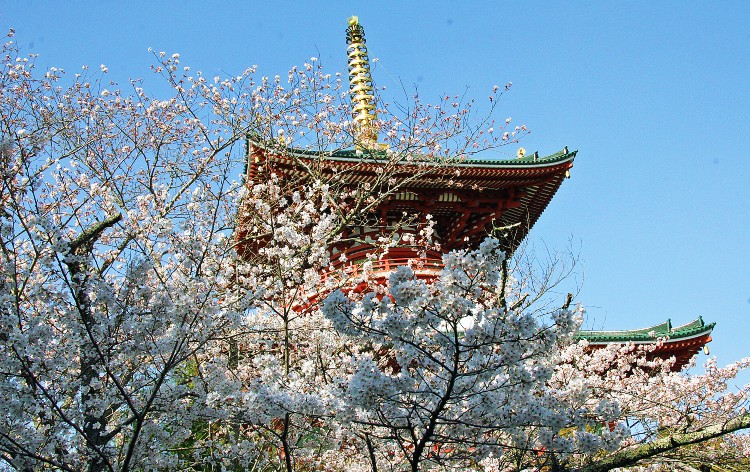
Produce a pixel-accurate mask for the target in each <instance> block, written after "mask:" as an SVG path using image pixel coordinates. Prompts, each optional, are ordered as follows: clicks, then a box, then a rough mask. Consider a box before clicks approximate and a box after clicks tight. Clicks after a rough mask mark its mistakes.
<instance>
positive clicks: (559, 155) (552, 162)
mask: <svg viewBox="0 0 750 472" xmlns="http://www.w3.org/2000/svg"><path fill="white" fill-rule="evenodd" d="M248 143H251V144H252V145H253V146H255V147H258V148H261V149H263V150H265V151H269V152H271V153H278V149H276V148H273V147H271V146H269V145H267V144H264V143H262V142H260V141H258V140H255V139H252V138H251V137H248ZM284 153H285V154H288V155H291V156H295V157H302V158H308V159H309V158H315V157H325V159H326V160H329V161H333V162H348V163H373V162H377V159H378V156H379V155H383V156H385V153H386V151H364V154H362V151H355V150H351V149H346V150H339V151H331V152H320V151H309V150H306V149H299V148H293V147H286V148H284ZM577 153H578V151H568V148H567V147H566V148H565V149H563V150H561V151H558V152H556V153H553V154H550V155H549V156H545V157H539V153H538V152H535V153H533V154H530V155H528V156H527V157H523V158H521V159H492V160H491V159H464V160H459V159H454V160H450V161H447V162H440V163H435V164H434V165H444V164H445V163H448V164H450V165H451V166H453V167H458V168H493V169H518V168H525V169H532V168H545V167H552V166H556V165H559V164H563V163H566V162H572V161H573V160H574V159H575V156H576V154H577ZM427 164H428V165H429V164H430V163H429V162H428V163H427ZM397 165H404V166H409V165H414V163H413V162H399V163H397Z"/></svg>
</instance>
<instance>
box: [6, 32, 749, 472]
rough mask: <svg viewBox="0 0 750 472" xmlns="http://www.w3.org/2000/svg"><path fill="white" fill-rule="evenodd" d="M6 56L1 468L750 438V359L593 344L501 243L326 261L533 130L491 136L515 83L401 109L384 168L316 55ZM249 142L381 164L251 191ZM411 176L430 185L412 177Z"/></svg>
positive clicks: (390, 458) (686, 445)
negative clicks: (480, 101) (436, 265)
mask: <svg viewBox="0 0 750 472" xmlns="http://www.w3.org/2000/svg"><path fill="white" fill-rule="evenodd" d="M10 36H12V32H11V34H10ZM2 55H3V59H2V61H3V62H2V66H1V69H0V172H1V173H2V174H1V175H0V250H1V252H0V261H1V264H2V272H1V273H0V320H2V322H1V323H0V341H1V342H0V354H1V356H0V405H2V413H0V418H1V419H0V460H2V461H3V462H4V466H3V467H4V468H9V469H16V470H44V469H51V470H90V471H102V470H111V471H114V470H147V469H148V470H152V469H161V470H180V469H189V470H225V469H226V470H232V469H233V470H286V471H292V470H403V469H411V470H428V469H440V468H443V469H449V470H455V469H456V468H464V469H467V470H488V471H489V470H508V471H510V470H524V469H527V470H534V468H536V469H539V470H544V469H545V468H546V469H548V470H578V469H580V470H608V469H611V468H613V467H624V466H639V465H644V466H648V467H652V466H653V467H656V466H662V467H668V466H669V464H673V463H674V462H670V461H674V460H676V457H677V456H676V455H677V454H678V452H679V451H686V454H689V458H688V459H686V460H684V461H683V462H684V463H685V464H688V465H689V464H693V465H695V464H700V463H701V461H702V460H704V459H706V460H707V459H708V458H710V457H715V458H719V457H721V458H724V459H725V460H726V461H727V463H728V462H731V461H732V460H734V458H739V453H737V451H747V445H746V444H747V443H746V442H745V441H744V440H743V437H742V436H725V435H726V434H727V433H730V432H732V431H735V430H739V429H743V428H746V427H747V422H748V418H747V413H746V403H745V402H746V398H747V389H744V390H740V391H739V392H729V391H725V389H726V384H727V383H728V382H729V381H730V379H731V378H732V377H733V375H735V374H736V372H737V370H738V369H742V368H746V367H747V361H743V362H741V363H738V364H736V365H733V366H730V367H728V368H726V369H718V368H716V367H715V366H713V365H710V366H709V368H708V370H707V372H706V374H704V375H703V376H701V377H689V376H684V375H682V374H674V373H670V372H669V369H668V368H667V367H664V366H663V365H661V364H658V363H656V364H654V363H651V364H649V363H645V362H646V361H643V360H642V359H643V356H642V353H639V352H638V351H637V350H636V349H634V348H632V347H625V348H617V349H615V348H612V349H610V350H605V351H597V352H589V351H588V350H587V349H586V346H585V345H581V344H575V343H573V334H574V332H575V330H576V329H577V326H578V322H579V316H580V310H578V309H571V308H570V306H569V303H565V304H563V305H564V306H563V307H562V308H553V307H552V308H551V305H541V307H542V308H539V306H540V305H539V304H538V302H539V301H540V297H541V295H537V294H534V293H532V294H530V295H527V294H525V293H524V291H525V290H527V288H528V287H529V286H528V285H525V284H524V283H523V280H522V279H521V278H519V277H518V276H517V274H516V276H515V277H514V274H512V273H509V271H508V267H509V266H508V261H507V260H506V259H505V255H504V254H502V252H501V251H499V249H498V245H497V242H496V241H494V240H492V239H488V240H487V241H485V243H483V244H482V246H481V247H479V248H475V249H473V250H469V249H467V250H465V251H462V252H456V253H451V254H449V255H446V257H445V259H444V263H445V270H443V272H442V273H441V275H440V276H439V277H437V278H435V279H434V280H429V281H426V280H422V279H418V278H416V277H415V276H414V274H413V273H412V272H411V271H410V269H409V268H401V269H398V270H397V271H396V272H394V273H393V274H392V275H391V276H390V278H389V281H388V283H387V284H380V283H379V281H378V280H375V279H371V278H369V277H370V276H369V275H368V273H367V271H363V272H362V273H361V274H360V276H359V277H360V278H359V279H357V280H351V277H350V276H349V275H348V274H346V273H338V272H336V271H335V270H332V262H333V261H332V260H331V256H330V253H329V251H328V248H329V247H330V246H331V245H332V244H334V243H341V242H343V241H344V240H345V238H351V237H352V236H349V235H347V234H346V233H345V232H344V229H345V228H347V227H349V226H352V225H356V224H360V223H363V222H366V221H367V218H368V215H369V214H370V211H371V210H372V209H373V208H375V207H376V206H377V204H378V203H379V202H380V201H382V199H385V198H388V197H389V196H390V195H393V194H394V193H396V192H398V191H399V190H400V189H401V188H402V187H403V186H405V185H408V184H409V179H410V178H413V179H414V178H419V176H420V172H422V169H428V168H430V166H433V167H434V166H436V165H450V163H451V162H454V161H456V160H460V159H464V158H466V157H467V156H469V155H471V154H472V153H475V152H479V151H481V150H483V149H488V148H492V147H495V146H500V145H503V144H505V143H510V142H515V141H516V140H517V138H518V137H520V136H521V135H522V134H523V133H524V132H525V129H524V128H523V127H515V126H513V125H511V124H510V122H509V121H507V120H505V119H503V120H501V121H499V123H500V124H497V123H495V122H494V121H493V120H492V116H493V115H494V114H495V112H496V108H495V107H496V106H497V104H498V100H497V97H498V95H499V94H501V93H502V91H503V89H502V88H500V89H499V90H500V92H499V93H498V89H495V91H494V92H493V100H491V101H490V105H489V110H488V111H487V114H477V113H476V112H475V111H474V110H475V108H473V104H472V103H464V102H462V101H461V100H460V99H458V98H456V97H452V96H446V97H442V98H441V99H440V100H439V101H438V103H437V104H426V103H423V102H421V100H420V99H419V97H418V96H415V97H412V98H411V99H410V101H409V104H408V105H407V106H396V105H390V104H388V103H381V105H380V110H379V112H380V115H379V116H380V118H379V120H378V121H377V122H376V126H377V128H378V131H379V132H380V135H381V136H382V137H383V139H384V140H385V141H386V142H387V143H388V144H389V148H388V150H387V151H383V152H378V153H377V155H376V154H375V153H374V152H372V151H369V150H368V149H366V148H362V147H361V146H358V145H359V144H360V143H359V142H358V138H357V129H356V127H355V126H354V125H353V124H352V119H351V106H350V103H349V100H348V98H349V97H348V90H347V88H346V86H345V84H344V83H343V81H342V78H341V76H340V75H338V74H333V75H331V74H327V73H325V71H324V70H323V69H322V67H321V66H320V65H319V63H318V62H317V60H315V59H311V60H310V61H309V62H308V63H306V64H304V65H303V66H302V67H300V68H294V69H292V70H290V71H289V72H288V74H286V75H285V76H284V77H282V76H275V77H262V76H261V77H257V73H256V70H255V68H254V67H252V68H249V69H247V70H245V71H243V72H242V73H241V74H239V75H237V76H233V77H212V78H206V77H204V76H203V74H201V73H200V72H198V71H191V70H190V68H189V67H185V66H183V65H181V64H180V58H179V55H177V54H175V55H168V54H164V53H159V52H156V53H154V60H155V64H154V66H153V73H154V74H156V76H157V77H159V78H161V79H162V80H163V81H164V84H166V85H167V86H168V87H167V88H168V90H169V92H168V93H165V94H163V95H164V96H158V95H154V94H149V93H147V92H146V90H145V87H144V85H143V82H142V81H140V80H133V81H131V82H130V83H129V84H127V86H126V87H121V86H120V85H118V84H116V83H114V82H111V81H108V80H107V77H108V75H107V74H108V70H107V68H106V67H105V66H104V65H102V66H100V67H99V68H97V69H96V70H94V71H91V70H89V69H88V68H83V69H82V70H81V71H80V72H79V73H76V74H72V75H71V74H69V73H66V72H65V71H62V70H59V69H54V68H53V69H50V70H48V71H43V72H38V71H37V70H36V69H35V66H34V57H33V56H23V55H22V54H21V52H20V51H19V50H18V49H17V48H16V46H15V45H14V44H13V43H12V42H11V41H9V42H7V43H6V44H5V45H4V46H3V52H2ZM251 143H252V144H251ZM247 145H258V146H263V147H265V148H266V149H269V150H272V151H273V152H275V153H279V154H282V155H285V156H286V157H288V158H289V159H294V155H295V154H294V153H291V152H289V149H290V147H294V148H296V149H302V150H305V151H307V152H308V153H310V155H315V156H319V157H320V158H321V159H322V158H323V157H324V156H325V155H326V153H328V152H332V151H336V150H341V149H352V148H358V147H359V148H360V149H361V155H360V157H361V159H363V160H368V159H378V162H379V163H380V165H381V168H382V172H381V173H380V174H379V175H378V177H377V179H376V181H375V183H374V184H372V185H371V186H370V187H369V188H352V187H351V185H349V184H347V183H346V181H345V179H341V178H340V176H339V175H336V174H335V173H334V174H333V175H331V174H330V173H327V172H324V169H323V167H322V166H316V165H310V164H309V162H308V161H305V162H303V161H298V162H297V164H298V165H299V168H300V169H301V170H300V175H299V176H298V177H294V178H292V177H290V176H280V175H275V174H274V173H273V172H270V173H268V174H267V175H264V176H263V178H255V179H254V180H248V181H243V179H242V175H241V169H242V166H243V165H244V164H245V159H246V149H245V146H247ZM306 162H307V163H306ZM403 163H409V165H410V166H412V167H411V168H413V169H415V171H414V175H412V176H410V177H403V176H402V177H400V178H398V179H396V178H394V174H395V172H396V169H397V166H398V165H400V164H403ZM404 223H405V224H407V223H409V221H408V216H405V221H404ZM420 236H421V237H422V238H423V239H422V240H420V241H419V243H420V244H429V228H426V230H425V233H424V234H422V235H420ZM394 241H395V239H393V238H390V237H388V235H386V236H384V237H383V238H382V240H381V241H378V242H376V243H377V244H379V245H381V246H382V250H387V249H388V247H389V246H392V245H394V244H396V243H395V242H394ZM511 266H512V264H511ZM326 272H328V275H327V276H325V277H324V276H323V275H322V274H323V273H326ZM352 283H354V284H364V285H368V284H369V287H371V293H368V292H367V291H365V292H362V293H358V292H356V291H353V290H350V288H351V284H352ZM541 286H542V287H549V285H546V284H542V285H541ZM320 294H330V295H329V296H327V297H320V296H319V295H320ZM633 366H635V367H633ZM706 441H708V442H706ZM696 443H703V444H706V445H707V446H706V447H705V448H704V449H702V450H699V449H696V448H690V445H691V444H696ZM684 457H688V456H684ZM738 460H739V459H738Z"/></svg>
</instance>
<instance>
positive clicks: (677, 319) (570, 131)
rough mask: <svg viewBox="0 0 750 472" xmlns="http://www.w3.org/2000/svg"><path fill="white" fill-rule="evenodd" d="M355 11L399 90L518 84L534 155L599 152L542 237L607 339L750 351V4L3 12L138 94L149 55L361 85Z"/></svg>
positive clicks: (74, 63)
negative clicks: (667, 333)
mask: <svg viewBox="0 0 750 472" xmlns="http://www.w3.org/2000/svg"><path fill="white" fill-rule="evenodd" d="M352 14H356V15H359V17H360V20H361V22H362V24H363V25H364V26H365V29H366V32H367V40H368V46H369V49H370V52H371V55H372V56H377V57H378V58H379V59H380V62H379V63H378V65H377V67H376V68H375V71H374V76H375V81H376V82H377V83H378V84H379V85H386V86H388V87H390V88H392V89H395V88H397V87H399V86H400V84H404V85H405V86H406V87H407V88H409V89H411V88H412V87H413V86H414V85H416V86H418V88H419V91H420V94H421V95H422V96H423V97H427V98H436V97H438V96H439V95H440V94H443V93H462V92H464V90H466V89H467V87H468V94H469V95H470V96H476V97H480V98H483V97H486V95H487V93H488V91H489V90H490V89H491V87H492V85H493V84H504V83H506V82H508V81H512V82H513V84H514V86H513V88H512V90H511V92H510V93H509V94H508V95H506V96H505V97H504V98H503V100H504V101H503V111H501V115H502V116H506V115H507V116H512V117H513V119H514V121H516V122H522V123H525V124H526V125H527V126H528V127H529V128H530V129H531V130H532V133H531V135H529V136H528V137H527V138H526V139H525V140H524V141H523V142H522V145H523V146H524V147H525V148H526V149H527V150H529V151H534V150H538V151H539V152H540V154H542V155H546V154H550V153H553V152H555V151H557V150H559V149H562V148H563V147H564V146H569V147H570V148H571V149H577V150H578V151H579V153H578V157H577V159H576V162H575V167H574V168H573V170H572V178H571V179H570V180H568V181H566V182H565V183H564V185H563V187H562V189H561V190H560V192H559V193H558V194H557V196H556V197H555V199H554V200H553V201H552V204H551V205H550V207H549V208H548V209H547V211H546V212H545V214H544V215H542V218H541V219H540V221H539V223H538V224H537V226H536V227H535V228H534V230H533V232H532V235H531V240H532V241H533V242H534V243H535V244H536V245H542V244H546V245H547V246H549V247H552V248H558V249H563V250H564V248H565V246H566V243H567V241H568V240H569V239H572V240H573V241H574V246H575V247H577V248H578V250H579V252H580V256H581V259H582V263H581V265H580V266H579V268H578V275H577V277H578V281H579V282H580V283H581V284H582V290H581V293H580V296H579V300H580V301H581V302H582V303H584V305H586V306H587V307H588V309H589V315H588V316H589V318H588V321H587V324H586V326H587V327H589V328H597V329H604V328H606V329H618V328H639V327H644V326H647V325H650V324H656V323H658V322H661V321H664V320H665V319H666V318H671V319H672V321H673V324H681V323H683V322H687V321H690V320H692V319H694V318H695V317H696V316H698V315H703V317H704V319H706V320H707V321H716V322H717V327H716V329H715V331H714V341H713V342H712V343H711V344H710V347H711V351H712V355H716V356H717V357H718V358H719V362H720V363H721V364H723V363H726V362H729V361H731V360H733V359H737V358H740V357H744V356H750V347H749V346H750V341H749V340H748V337H750V185H749V183H748V182H749V181H750V151H749V150H750V143H748V138H749V137H750V28H749V27H748V24H750V2H746V1H734V2H716V3H714V2H705V1H700V2H699V1H687V2H645V1H644V2H593V1H592V2H575V1H574V2H559V3H552V2H549V3H548V2H535V4H534V5H528V4H526V2H497V1H491V2H489V1H488V2H479V1H477V2H455V1H431V2H395V1H394V2H372V1H370V2H343V1H327V2H320V1H317V2H292V1H287V2H278V3H272V2H250V1H243V2H240V1H234V2H233V1H224V2H197V1H182V2H152V1H149V2H145V1H132V2H127V4H126V3H125V2H118V3H115V2H99V1H68V2H41V1H29V0H27V1H18V2H10V1H0V28H2V29H3V30H7V29H8V28H9V27H11V26H12V27H14V28H15V29H16V38H15V39H16V40H17V42H18V43H19V44H20V45H21V46H22V47H23V48H24V49H25V50H26V51H27V52H30V53H37V54H40V59H39V61H38V63H39V65H40V66H42V67H49V66H56V67H61V68H64V69H66V70H68V71H69V72H73V71H76V70H77V69H78V68H79V67H80V66H81V65H83V64H88V65H91V66H98V65H99V64H106V65H107V67H108V68H109V70H110V76H111V77H114V78H115V79H116V80H119V81H120V82H121V83H125V82H126V79H127V78H129V77H144V76H146V77H147V76H149V75H150V73H149V71H148V65H149V64H150V62H151V57H150V55H149V54H148V52H147V49H148V48H149V47H152V48H154V49H155V50H163V51H167V52H169V53H172V52H179V53H180V54H181V56H182V57H181V62H182V63H183V64H185V65H191V66H192V68H193V69H194V70H195V69H200V70H203V71H204V72H205V73H207V74H215V73H221V72H224V73H228V74H236V73H238V72H240V71H241V70H243V69H244V68H245V67H247V66H249V65H252V64H257V65H259V66H260V71H261V73H264V74H271V75H274V74H277V73H278V74H283V73H284V72H286V70H288V68H289V67H291V66H293V65H299V64H301V63H302V62H303V61H304V60H306V59H307V58H309V57H311V56H317V57H320V58H321V60H322V61H323V63H324V64H325V65H326V66H327V68H328V69H329V70H330V71H337V70H338V71H342V72H343V71H344V69H345V54H344V49H345V45H344V30H345V27H346V19H347V17H348V16H350V15H352ZM508 151H509V152H513V151H515V149H508ZM497 157H501V156H500V155H498V156H497ZM238 172H239V169H238ZM702 360H703V356H701V362H702ZM743 380H745V381H747V380H750V376H745V377H744V378H743Z"/></svg>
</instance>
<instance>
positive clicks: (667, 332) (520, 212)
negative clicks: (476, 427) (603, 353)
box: [247, 17, 714, 370]
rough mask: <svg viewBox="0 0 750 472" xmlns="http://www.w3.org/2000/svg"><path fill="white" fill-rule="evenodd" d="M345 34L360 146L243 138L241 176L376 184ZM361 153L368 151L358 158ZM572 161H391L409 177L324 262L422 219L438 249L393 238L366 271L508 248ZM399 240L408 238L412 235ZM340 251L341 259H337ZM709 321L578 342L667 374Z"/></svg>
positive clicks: (355, 60)
mask: <svg viewBox="0 0 750 472" xmlns="http://www.w3.org/2000/svg"><path fill="white" fill-rule="evenodd" d="M346 38H347V46H348V47H347V55H348V60H349V64H348V65H349V84H350V94H351V98H352V105H353V106H352V109H353V114H354V117H353V118H354V122H355V123H356V129H357V133H358V145H357V146H358V147H359V149H349V150H342V151H335V152H329V153H319V152H318V153H313V152H309V151H306V150H302V149H294V148H286V149H284V150H283V152H279V150H278V148H275V147H269V146H267V145H264V144H263V143H261V142H257V141H254V140H252V139H249V140H248V156H247V157H248V167H247V179H248V180H249V181H253V180H256V179H259V178H263V175H264V173H267V172H274V173H276V174H277V175H280V176H286V177H295V178H296V177H299V176H300V175H301V171H300V170H299V169H300V168H302V167H305V166H306V165H312V164H313V163H315V164H316V165H318V166H320V165H323V166H329V167H330V168H331V169H334V168H335V169H336V172H337V173H338V175H341V176H344V177H342V178H344V179H345V180H346V184H349V185H351V186H353V187H356V186H362V185H366V184H372V183H373V182H375V181H376V179H377V176H378V166H380V165H383V162H385V161H386V160H379V159H377V158H372V156H377V154H378V153H385V152H386V151H385V149H386V146H385V145H384V144H383V143H380V142H378V135H377V132H376V128H375V126H374V123H375V120H376V119H377V114H376V113H377V112H376V106H375V99H374V92H373V85H372V77H371V74H370V66H369V59H368V56H367V48H366V44H365V36H364V29H363V28H362V26H361V25H360V24H359V22H358V20H357V18H356V17H352V18H351V19H350V20H349V27H348V28H347V35H346ZM363 150H364V151H366V152H365V154H366V155H367V156H369V157H367V158H363V152H362V151H363ZM575 157H576V151H570V150H568V148H567V147H566V148H564V149H562V150H561V151H559V152H556V153H554V154H551V155H548V156H540V155H539V154H538V153H530V154H523V153H519V156H518V157H517V158H514V159H498V160H487V159H465V160H460V161H456V162H451V163H449V164H448V165H439V166H438V165H436V166H434V167H433V168H429V169H427V170H425V169H424V168H421V170H420V172H419V174H418V175H417V176H416V177H414V164H413V163H408V162H403V163H395V165H396V166H398V168H397V169H396V171H395V172H394V175H404V176H411V178H410V181H409V182H408V184H407V185H404V186H402V187H401V188H400V189H399V191H398V192H396V193H394V194H392V195H391V196H390V197H389V198H387V199H385V200H384V201H382V202H381V203H380V204H379V205H378V206H377V208H375V209H374V210H373V211H371V212H370V215H369V219H368V223H367V224H360V225H358V226H357V227H349V228H347V229H346V231H347V234H346V235H345V236H353V237H349V238H344V240H345V241H358V242H357V243H354V242H347V243H341V244H339V245H336V246H335V247H331V256H332V257H331V259H332V260H333V261H335V262H334V265H335V266H336V268H337V269H340V268H342V266H343V265H344V264H347V265H348V266H349V268H350V270H356V267H357V262H358V261H359V262H361V261H362V260H364V259H365V258H366V257H367V256H368V254H370V253H372V251H374V250H376V246H375V244H374V243H373V244H369V243H368V241H373V242H374V241H375V240H377V238H378V236H380V235H382V234H383V233H384V232H395V233H397V234H398V236H399V237H403V236H404V235H406V234H410V235H412V236H414V235H416V234H418V232H419V230H420V229H421V228H423V227H424V226H425V225H427V224H428V222H427V220H428V219H430V220H431V224H433V225H434V226H433V229H434V235H435V238H436V242H437V243H438V245H439V250H438V249H431V250H426V251H425V250H419V249H418V248H416V247H414V246H413V245H409V244H399V245H397V246H396V247H395V248H391V249H390V250H389V251H388V253H387V254H386V255H385V256H384V257H380V258H379V259H377V260H376V261H375V262H374V265H373V267H372V271H373V273H372V276H373V277H374V278H375V279H378V278H380V279H381V280H385V278H386V277H387V275H388V273H390V272H391V271H392V270H393V269H394V268H395V267H397V266H399V265H404V264H407V263H409V264H410V265H412V267H413V268H414V272H415V274H416V275H417V276H418V277H422V278H430V277H434V276H435V275H437V273H438V272H439V270H440V268H441V267H442V262H441V260H442V259H441V258H442V255H443V253H446V252H448V251H451V250H454V249H461V248H466V247H475V246H476V245H478V244H479V242H480V241H481V240H482V239H484V238H485V237H487V236H488V235H493V236H495V237H498V238H499V239H500V241H501V244H502V246H503V249H504V250H505V251H506V252H507V253H508V254H511V253H513V251H514V250H515V249H516V248H518V246H519V244H520V243H521V242H522V241H523V240H524V238H525V237H526V236H527V234H528V232H529V231H530V229H531V228H532V227H533V226H534V223H535V222H536V221H537V220H538V219H539V217H540V216H541V215H542V213H543V212H544V210H545V208H546V207H547V206H548V205H549V204H550V202H551V200H552V197H553V196H554V195H555V193H556V192H557V190H558V189H559V188H560V185H561V184H562V183H563V181H564V180H565V179H566V177H568V176H570V169H571V168H572V167H573V161H574V159H575ZM391 164H394V163H393V162H391ZM404 215H408V216H409V221H410V223H409V224H404ZM428 215H429V216H428ZM403 239H404V240H406V241H413V237H412V238H403ZM436 247H437V246H436ZM342 254H343V255H344V256H345V257H341V256H342ZM713 326H714V324H713V323H711V324H705V323H704V322H703V320H702V318H698V319H697V320H695V321H692V322H690V323H688V324H685V325H682V326H678V327H672V325H671V322H670V321H667V322H665V323H661V324H658V325H656V326H652V327H648V328H644V329H638V330H628V331H580V332H579V333H578V338H579V339H586V340H587V341H588V342H589V343H590V346H591V347H592V348H594V349H595V348H598V347H603V346H606V345H607V344H612V343H617V344H622V343H627V342H633V343H636V344H649V345H653V346H655V348H654V350H653V352H652V354H651V355H653V356H658V357H662V358H669V357H671V356H674V357H675V358H676V362H675V364H674V370H680V369H681V368H682V367H684V365H685V364H686V363H687V362H689V360H690V359H691V358H692V357H693V355H694V354H696V353H697V352H698V351H699V350H700V349H701V348H704V349H705V345H706V344H707V343H708V342H709V341H710V340H711V337H710V334H711V331H712V329H713Z"/></svg>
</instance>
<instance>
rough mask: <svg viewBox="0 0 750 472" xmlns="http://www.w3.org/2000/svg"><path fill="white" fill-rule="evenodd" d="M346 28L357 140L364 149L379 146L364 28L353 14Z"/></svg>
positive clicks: (350, 85) (380, 147) (350, 89)
mask: <svg viewBox="0 0 750 472" xmlns="http://www.w3.org/2000/svg"><path fill="white" fill-rule="evenodd" d="M348 23H349V27H348V28H347V29H346V44H347V48H346V54H347V56H348V57H349V94H350V95H351V97H352V111H353V114H354V123H355V126H356V128H357V134H358V136H357V137H358V138H359V141H360V143H359V144H358V147H360V148H365V149H382V148H383V147H384V146H383V145H379V144H378V142H377V141H378V133H377V131H376V130H375V125H374V121H375V120H376V119H377V117H378V115H377V111H376V109H375V96H374V95H373V88H372V76H371V75H370V59H369V58H368V57H367V46H366V45H365V29H364V28H362V25H360V24H359V18H358V17H356V16H352V17H350V18H349V20H348Z"/></svg>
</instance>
